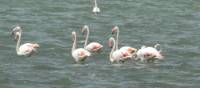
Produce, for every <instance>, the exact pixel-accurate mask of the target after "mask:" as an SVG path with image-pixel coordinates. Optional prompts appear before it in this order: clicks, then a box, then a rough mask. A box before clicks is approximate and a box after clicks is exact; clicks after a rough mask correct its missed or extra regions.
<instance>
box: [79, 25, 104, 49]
mask: <svg viewBox="0 0 200 88" xmlns="http://www.w3.org/2000/svg"><path fill="white" fill-rule="evenodd" d="M81 32H82V33H83V34H85V32H86V38H85V44H84V48H85V49H87V50H88V51H90V52H97V51H100V50H101V49H102V48H103V45H101V44H99V43H98V42H91V43H89V44H87V42H88V37H89V34H90V30H89V27H88V26H87V25H85V26H84V27H83V28H82V29H81Z"/></svg>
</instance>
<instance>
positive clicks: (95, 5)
mask: <svg viewBox="0 0 200 88" xmlns="http://www.w3.org/2000/svg"><path fill="white" fill-rule="evenodd" d="M92 11H93V13H94V14H95V15H97V13H100V8H99V7H98V5H97V1H96V0H94V7H93V10H92Z"/></svg>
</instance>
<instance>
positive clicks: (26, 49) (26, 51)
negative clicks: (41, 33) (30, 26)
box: [12, 26, 39, 57]
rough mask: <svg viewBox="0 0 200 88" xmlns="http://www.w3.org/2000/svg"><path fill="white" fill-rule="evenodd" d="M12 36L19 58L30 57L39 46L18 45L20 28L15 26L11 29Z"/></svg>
mask: <svg viewBox="0 0 200 88" xmlns="http://www.w3.org/2000/svg"><path fill="white" fill-rule="evenodd" d="M12 35H14V38H15V40H16V41H17V44H16V52H17V55H19V56H22V55H24V56H28V57H30V56H31V55H32V54H33V53H34V52H36V50H37V48H38V47H39V44H37V43H25V44H22V45H20V42H21V35H22V29H21V27H20V26H16V27H15V28H13V29H12Z"/></svg>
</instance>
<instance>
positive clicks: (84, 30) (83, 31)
mask: <svg viewBox="0 0 200 88" xmlns="http://www.w3.org/2000/svg"><path fill="white" fill-rule="evenodd" d="M88 29H89V27H88V25H84V26H83V28H82V29H81V32H82V34H83V35H85V33H86V31H87V30H88Z"/></svg>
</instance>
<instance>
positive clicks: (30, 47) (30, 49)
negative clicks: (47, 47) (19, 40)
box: [17, 43, 39, 56]
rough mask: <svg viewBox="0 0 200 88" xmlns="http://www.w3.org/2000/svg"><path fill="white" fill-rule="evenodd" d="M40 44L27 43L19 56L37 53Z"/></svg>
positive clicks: (20, 50)
mask: <svg viewBox="0 0 200 88" xmlns="http://www.w3.org/2000/svg"><path fill="white" fill-rule="evenodd" d="M38 47H39V45H38V44H32V43H25V44H23V45H21V46H20V47H19V52H18V53H17V54H18V55H25V56H28V55H30V54H31V53H32V52H35V51H36V48H38Z"/></svg>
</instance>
